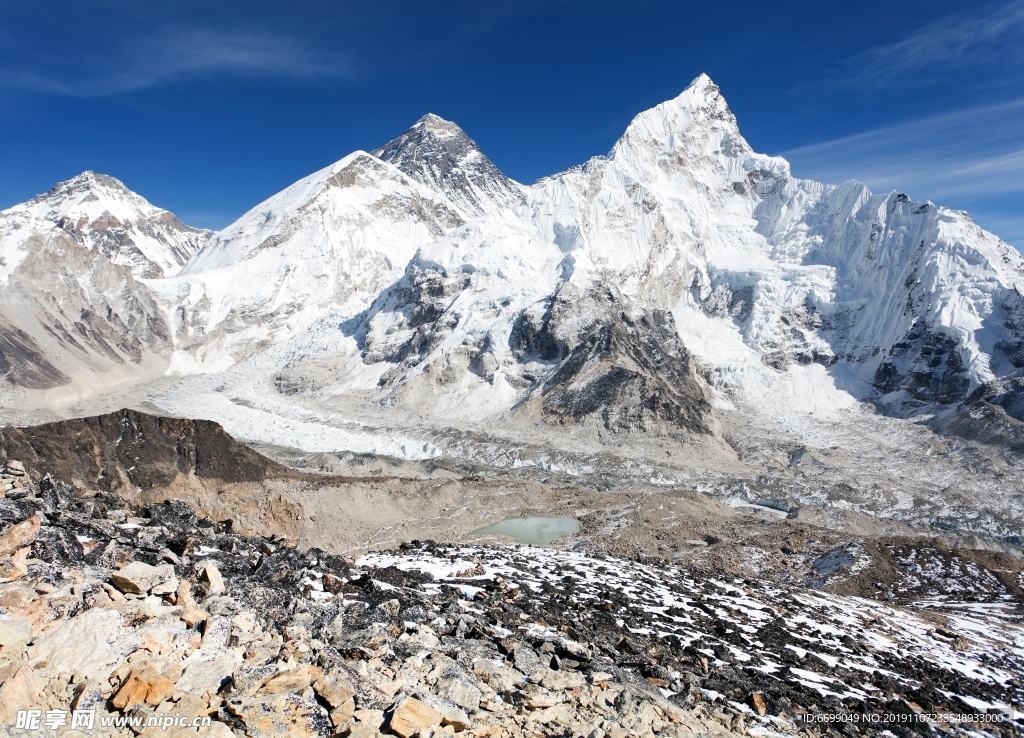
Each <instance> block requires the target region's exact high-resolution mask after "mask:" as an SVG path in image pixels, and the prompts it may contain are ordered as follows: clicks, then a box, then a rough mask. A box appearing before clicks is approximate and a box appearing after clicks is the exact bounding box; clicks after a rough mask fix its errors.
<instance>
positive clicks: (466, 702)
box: [437, 675, 483, 712]
mask: <svg viewBox="0 0 1024 738" xmlns="http://www.w3.org/2000/svg"><path fill="white" fill-rule="evenodd" d="M437 694H438V695H439V696H440V697H444V698H445V699H447V700H451V701H452V702H454V703H455V704H456V705H458V706H459V707H463V708H465V709H467V710H469V711H470V712H476V711H477V710H478V709H479V707H480V698H481V697H482V696H483V695H482V694H481V693H480V690H479V689H478V688H477V686H476V685H475V684H474V683H473V682H472V680H471V679H469V678H468V677H464V676H462V675H458V676H445V677H442V678H440V679H438V680H437Z"/></svg>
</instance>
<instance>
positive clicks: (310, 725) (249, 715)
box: [227, 690, 331, 738]
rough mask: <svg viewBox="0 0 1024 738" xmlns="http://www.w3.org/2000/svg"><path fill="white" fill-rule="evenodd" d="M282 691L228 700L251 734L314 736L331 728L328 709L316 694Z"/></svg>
mask: <svg viewBox="0 0 1024 738" xmlns="http://www.w3.org/2000/svg"><path fill="white" fill-rule="evenodd" d="M312 694H313V693H312V690H309V691H308V692H307V693H303V694H278V695H273V696H268V697H262V698H256V697H240V698H232V699H229V700H228V701H227V709H228V711H229V712H230V713H231V714H232V715H234V716H235V717H237V718H238V719H239V720H241V721H242V723H243V724H244V725H245V733H246V735H247V736H249V738H280V736H283V735H287V736H290V737H292V736H294V737H295V738H304V737H307V736H308V738H314V736H316V737H319V736H322V735H328V734H329V733H330V731H331V725H330V720H329V718H328V716H327V711H326V710H325V709H324V708H323V707H321V706H320V705H319V704H318V703H317V701H316V700H315V699H314V698H313V697H312Z"/></svg>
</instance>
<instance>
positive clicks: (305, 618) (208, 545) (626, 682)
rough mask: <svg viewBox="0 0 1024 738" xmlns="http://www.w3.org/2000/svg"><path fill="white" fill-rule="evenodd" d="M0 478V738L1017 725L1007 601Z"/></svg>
mask: <svg viewBox="0 0 1024 738" xmlns="http://www.w3.org/2000/svg"><path fill="white" fill-rule="evenodd" d="M0 492H3V493H4V495H5V497H4V498H3V499H0V522H2V532H0V578H2V580H3V583H0V606H2V608H3V612H2V614H0V682H2V685H0V731H7V732H8V733H9V734H11V735H27V734H30V733H31V732H32V729H31V726H29V727H28V728H24V727H22V728H19V727H18V720H19V711H20V712H21V717H22V721H23V722H24V720H25V716H26V715H27V714H28V713H26V712H25V711H27V710H39V715H40V716H41V717H40V720H41V721H42V722H40V723H39V725H40V726H41V728H40V729H45V728H46V722H45V721H46V720H47V719H51V718H52V721H53V727H54V728H55V729H56V730H57V733H58V734H61V735H68V736H72V735H82V736H84V735H96V734H108V735H125V736H129V735H133V734H141V733H145V734H147V735H168V736H170V735H175V736H177V735H197V734H198V735H204V736H224V737H226V736H228V735H237V736H243V735H244V736H252V737H253V738H256V737H260V738H262V737H263V736H280V735H295V736H314V735H316V736H350V737H351V738H366V737H368V736H377V735H380V734H384V735H398V736H403V737H405V738H410V737H411V736H423V737H426V736H437V735H443V734H453V733H463V734H466V735H474V736H530V735H544V736H589V737H592V738H602V737H603V736H611V737H614V738H625V737H626V736H649V735H655V734H656V735H658V736H690V735H715V736H719V735H721V736H726V735H794V734H798V733H804V734H815V735H822V734H837V735H838V734H845V735H858V734H866V735H872V734H880V733H883V732H885V731H888V733H886V734H887V735H888V734H895V735H901V736H902V735H913V734H930V733H932V732H933V731H939V732H942V733H948V734H965V735H966V734H970V735H999V736H1009V735H1018V734H1021V733H1022V732H1024V717H1022V715H1021V713H1020V712H1019V711H1020V710H1021V704H1022V702H1024V691H1022V683H1021V679H1022V676H1024V625H1022V622H1021V621H1022V618H1021V612H1020V609H1019V604H1018V603H1016V602H1014V601H1012V600H1009V599H1005V598H1004V600H998V599H997V600H992V601H988V602H982V603H973V604H972V603H966V602H963V603H951V602H948V601H946V602H944V603H942V607H941V608H939V607H935V608H930V609H929V608H924V607H919V608H916V609H907V608H898V607H895V606H889V605H885V604H881V603H878V602H873V601H868V600H863V599H857V598H847V597H840V596H836V595H826V594H824V593H823V592H819V591H814V590H809V589H802V588H798V587H793V588H786V587H780V586H778V585H769V584H765V583H762V582H758V581H753V580H749V579H746V580H743V579H736V578H735V577H734V576H732V575H726V574H721V573H718V572H714V571H708V570H700V569H692V568H691V569H687V568H681V567H674V566H666V565H661V564H653V563H643V562H637V561H629V560H625V559H618V558H613V557H608V556H602V555H588V554H585V553H579V552H571V551H560V550H556V549H546V548H534V547H528V546H504V547H497V546H496V547H486V546H440V545H437V544H435V543H432V542H416V541H414V542H411V543H407V544H404V545H403V547H402V548H401V549H400V550H396V551H390V552H376V553H371V554H367V555H366V556H364V557H363V558H361V559H359V560H357V561H354V560H352V559H349V558H344V557H339V556H334V555H331V554H328V553H325V552H323V551H320V550H318V549H310V550H307V551H300V550H298V548H297V547H295V545H294V542H293V541H289V540H288V539H281V538H273V537H271V538H267V537H258V536H245V535H242V534H239V533H236V532H232V523H231V521H220V522H214V521H211V520H207V519H197V516H196V513H195V511H194V509H193V508H192V507H191V506H190V505H188V504H187V503H184V502H182V501H178V500H170V501H167V502H162V503H158V504H150V505H145V506H141V507H140V506H133V505H130V504H128V503H126V502H125V501H124V500H122V499H121V498H119V497H117V496H115V495H112V494H110V493H107V492H90V491H82V490H76V489H74V488H73V487H71V486H70V485H67V484H65V483H63V482H61V481H58V480H55V479H53V478H52V477H49V476H46V477H44V478H43V479H41V480H39V481H38V482H37V483H33V482H32V480H31V479H30V478H29V476H28V474H26V472H25V470H24V467H23V466H22V465H21V464H19V463H18V462H12V461H8V462H7V465H6V467H5V468H4V471H3V473H2V474H0ZM1014 710H1017V711H1018V712H1014ZM75 711H77V712H78V713H85V712H88V711H93V715H94V716H95V718H94V719H95V722H94V724H93V727H92V728H91V729H89V728H86V727H76V728H72V727H71V722H72V719H73V716H74V715H75V714H76V712H75ZM61 716H63V718H62V717H61ZM154 716H156V717H158V719H159V720H163V721H165V722H163V723H162V726H167V725H168V723H167V722H166V718H167V716H173V717H174V718H175V722H174V724H173V725H171V727H169V728H165V727H162V726H161V725H147V722H148V721H150V719H151V718H153V717H154ZM843 716H845V717H843ZM195 718H199V720H198V721H196V722H195V723H194V724H193V722H192V721H193V719H195ZM203 718H209V720H208V721H203V720H202V719H203ZM62 719H63V721H64V722H60V720H62ZM854 721H856V722H854ZM202 722H206V723H208V724H201V723H202ZM186 723H187V724H188V725H187V726H186V725H185V724H186Z"/></svg>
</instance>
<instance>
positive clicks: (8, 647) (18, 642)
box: [0, 620, 32, 651]
mask: <svg viewBox="0 0 1024 738" xmlns="http://www.w3.org/2000/svg"><path fill="white" fill-rule="evenodd" d="M31 640H32V623H30V622H29V621H27V620H0V646H3V647H4V650H5V651H14V650H17V649H19V648H21V647H23V646H26V645H28V642H29V641H31Z"/></svg>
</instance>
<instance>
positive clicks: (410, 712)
mask: <svg viewBox="0 0 1024 738" xmlns="http://www.w3.org/2000/svg"><path fill="white" fill-rule="evenodd" d="M441 720H442V716H441V713H439V712H438V711H437V710H435V709H434V708H433V707H431V706H430V705H428V704H426V703H425V702H422V701H421V700H418V699H416V698H415V697H406V698H405V699H403V700H402V701H401V702H400V703H399V705H398V707H396V708H395V711H394V713H392V715H391V724H390V726H389V727H390V728H391V732H392V733H394V734H395V735H399V736H401V737H402V738H412V736H414V735H416V734H417V733H422V732H425V731H427V730H430V729H431V728H436V727H438V726H439V725H441Z"/></svg>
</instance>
